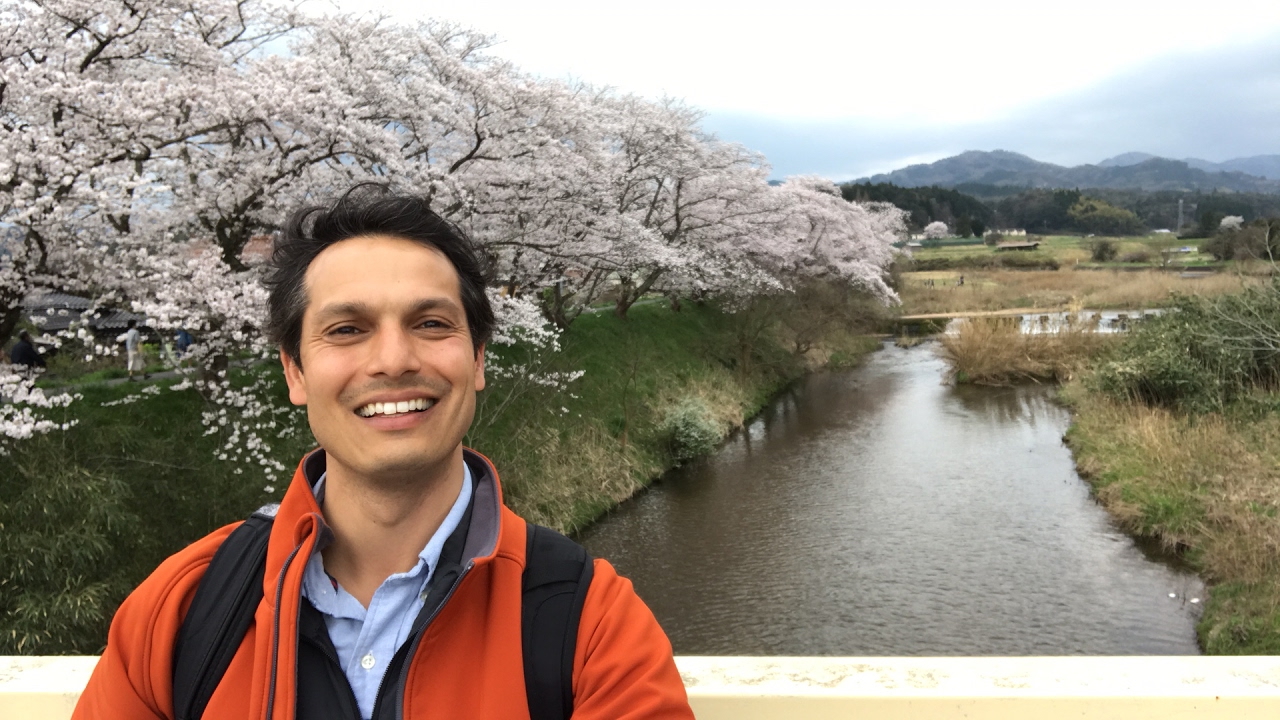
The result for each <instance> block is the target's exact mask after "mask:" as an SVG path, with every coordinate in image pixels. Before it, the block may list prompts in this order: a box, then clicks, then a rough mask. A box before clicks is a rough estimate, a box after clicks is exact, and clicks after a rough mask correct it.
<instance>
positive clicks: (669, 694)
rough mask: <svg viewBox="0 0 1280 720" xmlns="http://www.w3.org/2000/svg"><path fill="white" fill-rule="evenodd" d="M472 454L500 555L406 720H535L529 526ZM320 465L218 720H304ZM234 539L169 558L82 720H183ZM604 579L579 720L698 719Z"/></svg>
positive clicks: (116, 634)
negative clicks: (528, 653) (305, 622)
mask: <svg viewBox="0 0 1280 720" xmlns="http://www.w3.org/2000/svg"><path fill="white" fill-rule="evenodd" d="M468 452H470V451H468ZM470 455H471V457H472V459H473V460H475V459H479V461H481V462H483V463H484V465H485V466H487V469H488V470H489V472H488V473H486V475H487V477H482V478H481V479H479V480H478V481H477V482H480V483H481V485H480V486H479V487H478V489H477V495H476V500H475V503H476V507H475V508H474V510H473V520H472V523H473V527H474V526H475V523H476V519H475V518H477V517H483V516H482V515H481V514H482V513H488V514H489V516H490V520H491V523H490V524H491V526H492V527H493V528H494V529H495V532H494V533H493V537H492V538H491V541H490V542H489V543H488V544H487V546H486V547H485V549H486V550H487V552H485V553H484V554H482V555H475V556H474V566H473V567H472V568H471V570H470V571H469V572H467V573H466V574H465V575H464V576H463V577H462V579H461V580H460V581H459V582H458V585H457V587H456V590H455V592H454V594H453V596H452V597H451V598H450V599H449V600H448V601H447V602H446V603H445V605H444V607H443V608H442V609H441V611H440V613H439V614H438V615H437V616H436V618H435V619H434V620H433V621H432V622H431V624H430V625H428V626H427V628H425V629H424V630H423V633H424V635H423V639H422V642H421V643H420V644H419V647H418V649H417V652H416V653H415V655H414V657H413V659H412V660H411V663H410V667H409V673H408V680H407V682H406V684H405V692H404V707H403V717H404V718H406V719H411V720H417V719H418V718H459V717H467V718H504V719H507V718H518V719H527V718H528V717H529V714H528V708H527V706H526V699H525V690H524V667H523V660H522V655H521V626H520V603H521V592H522V591H521V574H522V573H523V570H524V553H525V523H524V520H522V519H521V518H520V517H519V516H518V515H516V514H515V513H513V512H511V510H509V509H508V508H507V507H506V506H505V505H503V504H502V497H501V490H500V487H499V485H498V478H497V473H496V471H494V470H493V468H492V465H490V464H489V462H488V460H487V459H484V458H482V457H480V456H479V455H476V454H474V453H472V454H470ZM306 463H307V458H304V459H303V462H302V463H300V464H299V466H298V470H297V472H296V473H295V474H294V478H293V482H292V483H291V484H290V487H289V490H288V491H287V492H286V494H285V497H284V500H283V501H282V502H281V505H280V509H279V512H278V513H277V515H276V519H275V523H274V526H273V528H272V531H271V538H270V543H269V545H268V549H267V567H266V573H265V575H264V578H263V599H262V602H261V604H259V606H258V610H257V613H256V615H255V617H254V623H253V625H252V626H251V627H250V628H249V631H248V632H247V633H246V634H245V637H244V640H243V642H242V643H241V644H240V648H239V650H238V651H237V653H236V655H235V657H234V659H233V660H232V662H231V666H230V667H229V668H228V669H227V673H226V675H225V676H224V677H223V680H222V683H221V684H220V685H219V686H218V689H217V690H216V691H215V692H214V694H213V697H212V698H211V699H210V701H209V705H208V707H207V708H206V710H205V713H204V718H205V719H206V720H244V719H245V718H260V719H261V720H292V718H294V709H295V695H294V693H295V689H296V677H295V672H294V668H295V658H296V654H297V630H298V627H297V621H298V608H299V603H300V600H301V597H302V575H303V568H304V567H305V566H306V560H307V558H308V557H310V555H311V553H312V550H313V549H314V547H315V544H316V541H317V539H318V537H319V532H320V530H321V528H322V527H323V519H322V517H321V515H320V508H319V506H318V505H317V504H316V502H315V497H314V495H312V492H311V487H310V485H309V484H308V482H307V478H306V477H305V476H304V471H303V466H304V465H305V464H306ZM486 488H491V490H488V491H486ZM482 505H483V507H482ZM234 528H235V525H228V526H226V527H224V528H221V529H219V530H217V531H215V532H213V533H212V534H210V535H208V536H207V537H205V538H203V539H201V540H199V541H197V542H195V543H193V544H191V545H190V546H188V547H187V548H186V549H184V550H182V551H181V552H179V553H177V554H176V555H173V556H172V557H170V558H168V559H167V560H165V561H164V562H163V563H162V564H161V565H160V567H159V568H157V569H156V571H155V572H154V573H152V574H151V576H150V577H148V578H147V579H146V580H145V581H143V583H142V584H141V585H139V586H138V588H137V589H136V590H134V591H133V593H132V594H130V595H129V597H128V598H127V599H126V600H125V601H124V603H123V604H122V605H121V606H120V609H119V610H118V611H117V612H116V615H115V618H114V619H113V620H112V623H111V631H110V633H109V636H108V640H107V649H106V651H105V652H104V653H103V655H102V658H101V660H99V662H98V665H97V667H96V668H95V669H94V672H93V676H92V677H91V678H90V679H89V683H88V685H87V686H86V688H85V690H84V693H83V694H82V695H81V697H80V702H79V704H78V705H77V706H76V709H75V712H74V714H73V715H72V717H73V719H74V720H98V719H101V720H115V719H120V720H124V719H125V718H128V719H129V720H143V719H146V718H165V719H166V720H172V719H173V696H172V679H173V645H174V639H175V638H176V637H177V633H178V628H179V627H181V625H182V620H183V618H184V617H185V615H186V612H187V608H188V607H189V606H190V604H191V600H192V597H193V596H194V594H195V590H196V586H197V585H198V584H199V582H200V578H201V577H202V576H203V575H204V571H205V568H206V567H207V566H208V563H209V560H210V559H211V558H212V557H213V554H214V552H215V551H216V550H217V549H218V546H219V545H220V544H221V543H222V540H223V539H224V538H225V537H226V536H227V535H228V534H229V533H230V532H231V531H232V530H233V529H234ZM594 569H595V575H594V578H593V579H592V582H591V586H590V588H589V590H588V592H587V597H586V604H585V606H584V607H583V610H582V619H581V622H580V624H579V630H578V639H577V650H576V654H575V658H574V667H573V690H574V713H573V717H574V718H575V720H625V719H639V718H692V717H693V713H692V711H691V710H690V709H689V704H688V699H687V697H686V694H685V689H684V684H683V683H682V682H681V679H680V674H679V672H678V671H677V670H676V666H675V662H674V660H673V658H672V653H671V644H670V642H669V641H668V640H667V637H666V635H665V634H664V633H663V631H662V628H660V627H659V626H658V623H657V620H655V619H654V617H653V613H652V612H650V611H649V608H648V607H647V606H645V604H644V602H643V601H641V600H640V598H639V597H638V596H637V595H636V593H635V591H634V589H633V588H632V586H631V582H630V581H629V580H627V579H625V578H622V577H619V576H618V574H617V573H616V572H615V571H614V569H613V567H612V566H611V565H609V563H608V562H606V561H604V560H600V559H597V560H595V568H594ZM277 592H279V601H278V604H279V612H277ZM277 636H278V639H279V641H278V642H273V640H274V639H275V638H276V637H277ZM273 679H274V692H273V691H272V687H273ZM303 720H305V719H303Z"/></svg>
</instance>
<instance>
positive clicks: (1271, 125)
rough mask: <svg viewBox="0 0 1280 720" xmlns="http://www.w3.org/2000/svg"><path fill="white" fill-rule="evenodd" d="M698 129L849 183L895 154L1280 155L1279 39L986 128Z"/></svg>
mask: <svg viewBox="0 0 1280 720" xmlns="http://www.w3.org/2000/svg"><path fill="white" fill-rule="evenodd" d="M991 92H998V89H992V90H991ZM704 126H705V127H706V128H707V129H708V130H711V131H713V132H715V133H717V134H718V135H719V136H720V137H722V138H725V139H727V140H734V141H737V142H741V143H743V144H744V145H746V146H748V147H750V148H753V149H755V150H759V151H761V152H763V153H764V154H765V155H766V156H767V157H768V158H769V161H770V163H771V164H772V165H773V168H774V171H773V174H774V176H775V177H784V176H787V175H795V174H801V173H816V174H821V175H826V176H828V177H834V178H853V177H858V176H863V175H868V174H870V173H872V172H879V171H884V170H890V169H894V168H896V167H900V166H901V165H902V164H905V159H906V158H911V157H920V156H933V157H945V156H948V155H953V154H956V153H958V152H961V151H963V150H995V149H1003V150H1012V151H1015V152H1020V153H1023V154H1025V155H1029V156H1031V157H1033V158H1035V159H1037V160H1044V161H1047V162H1055V163H1059V164H1063V165H1079V164H1083V163H1091V162H1098V161H1099V160H1102V159H1104V158H1106V157H1110V156H1112V155H1117V154H1119V153H1122V152H1127V151H1134V150H1136V151H1144V152H1150V153H1154V154H1157V155H1162V156H1165V157H1174V158H1182V157H1200V158H1204V159H1207V160H1214V161H1222V160H1227V159H1230V158H1235V157H1240V156H1247V155H1259V154H1273V153H1280V43H1277V42H1276V38H1269V39H1267V40H1266V41H1265V42H1259V43H1254V44H1250V45H1243V46H1239V47H1232V48H1226V49H1217V50H1214V51H1211V52H1203V53H1187V54H1183V55H1178V56H1173V57H1167V58H1164V59H1162V60H1160V61H1155V62H1151V63H1148V64H1147V65H1145V66H1141V67H1138V68H1135V69H1132V70H1130V71H1128V72H1125V73H1122V74H1120V75H1117V76H1114V77H1112V78H1110V79H1108V80H1106V81H1104V82H1102V83H1099V84H1097V85H1095V86H1093V87H1090V88H1088V89H1085V90H1082V91H1079V92H1075V93H1071V94H1068V95H1064V96H1060V97H1056V98H1052V99H1049V100H1046V101H1043V102H1040V103H1037V104H1035V105H1032V106H1030V107H1026V108H1023V109H1021V110H1019V111H1016V112H1014V113H1011V114H1010V115H1009V116H1008V117H1005V118H1002V119H1000V120H997V121H992V122H985V123H976V124H957V125H948V126H941V125H932V126H930V125H925V124H916V125H911V124H909V123H907V124H903V123H899V124H886V123H877V122H869V121H861V120H849V121H839V120H832V121H809V122H793V121H779V120H775V119H770V118H764V117H759V116H751V115H741V114H731V113H712V114H710V115H709V116H708V118H707V120H706V122H705V123H704Z"/></svg>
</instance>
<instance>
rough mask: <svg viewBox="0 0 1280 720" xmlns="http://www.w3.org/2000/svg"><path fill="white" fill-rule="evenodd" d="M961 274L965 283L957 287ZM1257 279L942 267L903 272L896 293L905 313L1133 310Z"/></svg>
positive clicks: (1151, 272) (1222, 291)
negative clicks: (1083, 309)
mask: <svg viewBox="0 0 1280 720" xmlns="http://www.w3.org/2000/svg"><path fill="white" fill-rule="evenodd" d="M961 275H963V276H964V285H957V284H956V283H957V282H958V280H959V277H960V276H961ZM930 281H932V283H933V284H932V285H930V284H929V282H930ZM1256 282H1258V280H1257V278H1253V277H1248V276H1243V275H1238V274H1234V273H1214V274H1212V275H1207V276H1205V277H1195V278H1189V277H1188V278H1184V277H1181V276H1180V275H1179V274H1178V273H1172V272H1160V271H1156V270H1146V271H1135V272H1127V271H1118V270H1075V269H1071V268H1063V269H1061V270H983V271H973V272H967V271H944V272H921V273H905V274H904V276H903V285H902V287H901V289H900V292H899V295H900V296H901V298H902V311H903V313H904V314H907V315H914V314H927V313H946V312H974V311H991V310H1008V309H1014V308H1036V309H1060V308H1066V307H1067V306H1069V305H1076V306H1078V307H1085V308H1089V309H1091V310H1102V309H1116V310H1134V309H1141V308H1153V307H1161V306H1164V305H1167V304H1169V301H1170V299H1171V298H1172V297H1173V295H1174V294H1175V293H1180V294H1183V295H1201V296H1206V297H1209V296H1216V295H1222V294H1225V293H1231V292H1238V291H1240V290H1242V289H1244V288H1245V287H1246V286H1248V285H1251V284H1255V283H1256Z"/></svg>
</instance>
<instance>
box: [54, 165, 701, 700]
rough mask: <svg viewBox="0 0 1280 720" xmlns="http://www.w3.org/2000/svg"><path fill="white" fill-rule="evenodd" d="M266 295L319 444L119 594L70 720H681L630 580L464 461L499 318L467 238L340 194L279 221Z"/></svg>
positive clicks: (401, 205) (668, 664) (419, 215)
mask: <svg viewBox="0 0 1280 720" xmlns="http://www.w3.org/2000/svg"><path fill="white" fill-rule="evenodd" d="M268 286H269V287H270V290H271V296H270V303H269V320H268V325H269V332H270V333H271V336H272V338H273V340H274V341H275V342H277V343H278V344H279V346H280V357H281V362H282V364H283V366H284V375H285V379H286V381H287V382H288V386H289V398H290V400H291V401H293V402H294V403H295V404H298V405H305V406H306V408H307V416H308V419H309V421H310V424H311V429H312V432H313V434H314V435H315V438H316V440H317V441H318V443H319V445H320V449H318V450H316V451H314V452H313V453H311V454H309V455H307V456H306V457H304V458H303V459H302V461H301V463H300V464H299V467H298V470H297V472H296V473H295V475H294V479H293V482H292V484H291V485H290V487H289V490H288V492H287V493H286V494H285V497H284V499H283V501H282V502H281V503H280V505H279V506H278V507H274V506H273V507H269V508H264V509H262V510H260V511H259V512H258V513H255V515H254V517H252V518H250V520H249V521H247V522H245V523H242V524H238V525H235V526H228V527H226V528H222V529H221V530H218V531H216V532H214V533H213V534H211V535H209V536H208V537H206V538H204V539H202V540H200V541H197V542H196V543H193V544H192V545H191V546H189V547H188V548H187V549H185V550H183V551H182V552H180V553H178V554H177V555H174V556H173V557H171V558H169V559H168V560H166V561H165V562H164V563H163V564H162V565H161V566H160V568H159V569H157V570H156V572H155V573H153V574H152V575H151V577H149V578H148V579H147V580H146V581H144V582H143V584H142V585H141V586H139V588H138V589H137V590H135V591H134V593H133V594H132V595H130V596H129V598H128V599H127V600H126V601H125V602H124V604H123V605H122V606H121V607H120V610H119V611H118V612H117V614H116V617H115V619H114V620H113V621H112V626H111V632H110V636H109V639H108V644H107V648H106V651H105V652H104V653H103V656H102V659H101V660H100V661H99V663H98V666H97V668H96V669H95V671H94V674H93V677H92V678H91V679H90V681H89V684H88V687H87V688H86V689H85V692H84V694H83V695H82V696H81V699H80V703H79V705H78V706H77V708H76V713H75V717H77V718H183V719H184V720H185V719H194V718H198V717H205V718H236V719H237V720H239V719H241V718H264V719H269V718H279V719H280V720H285V719H286V718H292V717H297V718H301V719H310V718H349V719H352V720H354V719H356V718H364V719H365V720H369V719H371V718H379V719H382V718H388V719H390V718H396V719H397V720H398V719H400V718H426V717H432V718H455V717H457V718H464V717H465V718H472V717H474V718H535V719H538V718H567V717H570V715H572V717H574V718H579V719H590V718H598V719H600V720H604V719H605V718H609V719H614V718H691V717H692V713H691V712H690V710H689V706H688V702H687V699H686V696H685V691H684V686H683V684H682V683H681V680H680V676H679V673H678V672H677V670H676V667H675V663H674V661H673V659H672V656H671V646H670V643H669V642H668V641H667V638H666V636H665V635H664V634H663V632H662V630H661V628H660V627H659V626H658V624H657V622H656V620H655V619H654V618H653V615H652V613H650V612H649V610H648V608H647V607H646V606H645V605H644V603H643V602H641V600H640V599H639V598H638V597H637V596H636V594H635V592H634V590H633V589H632V587H631V584H630V582H628V581H627V580H625V579H622V578H620V577H619V576H618V575H617V574H616V573H615V572H614V570H613V568H612V567H611V566H610V565H609V564H608V563H607V562H605V561H603V560H599V559H596V560H592V559H591V558H590V557H588V556H587V555H586V553H585V551H584V550H583V549H582V548H581V547H580V546H578V545H576V544H574V543H572V542H571V541H569V540H568V539H566V538H564V537H563V536H560V535H558V534H556V533H553V532H551V531H550V530H547V529H545V528H536V527H535V526H532V525H527V524H526V523H525V522H524V521H523V520H522V519H520V518H519V517H518V516H516V515H515V514H514V513H512V512H511V511H510V510H509V509H507V508H506V507H505V506H504V505H503V504H502V493H501V489H500V487H499V484H498V475H497V472H496V471H495V470H494V468H493V467H492V465H490V463H489V462H488V460H486V459H485V458H484V457H482V456H480V455H479V454H477V453H474V452H472V451H470V450H468V449H465V448H464V447H463V446H462V438H463V436H464V435H465V434H466V432H467V429H468V428H469V427H470V425H471V421H472V418H473V416H474V413H475V402H476V392H477V391H479V390H483V389H484V384H485V377H484V344H485V341H486V340H487V339H488V337H489V334H490V332H491V330H492V326H493V322H494V318H493V311H492V309H491V308H490V306H489V302H488V299H487V296H486V295H485V276H484V273H483V269H482V264H481V262H480V260H479V257H478V255H477V252H476V250H475V249H474V248H473V247H472V245H471V244H470V242H469V241H468V240H467V239H466V238H465V236H463V235H462V234H461V233H460V232H459V231H458V230H457V229H456V228H454V227H453V226H451V225H450V224H448V223H447V222H445V221H444V220H442V219H441V218H440V217H438V216H437V215H435V214H434V213H433V212H432V211H431V210H430V208H429V207H428V205H427V203H426V202H425V201H423V200H421V199H419V198H415V197H407V196H398V195H393V194H391V193H390V192H388V191H386V190H384V189H382V188H377V187H369V186H363V187H358V188H356V189H355V190H353V191H352V192H349V193H347V194H346V195H345V196H344V197H343V198H341V199H340V200H338V201H337V202H335V203H333V204H332V205H329V206H326V207H315V208H309V209H306V210H303V211H300V212H299V213H297V214H295V215H294V216H293V217H292V218H291V220H290V221H289V223H288V226H287V228H286V231H285V233H284V235H283V237H282V238H281V239H280V241H279V242H278V243H277V246H276V249H275V252H274V256H273V259H272V266H271V269H270V273H269V277H268Z"/></svg>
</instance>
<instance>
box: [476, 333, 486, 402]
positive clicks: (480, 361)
mask: <svg viewBox="0 0 1280 720" xmlns="http://www.w3.org/2000/svg"><path fill="white" fill-rule="evenodd" d="M483 389H484V344H483V343H481V345H480V348H479V349H478V350H476V392H479V391H481V390H483Z"/></svg>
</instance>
